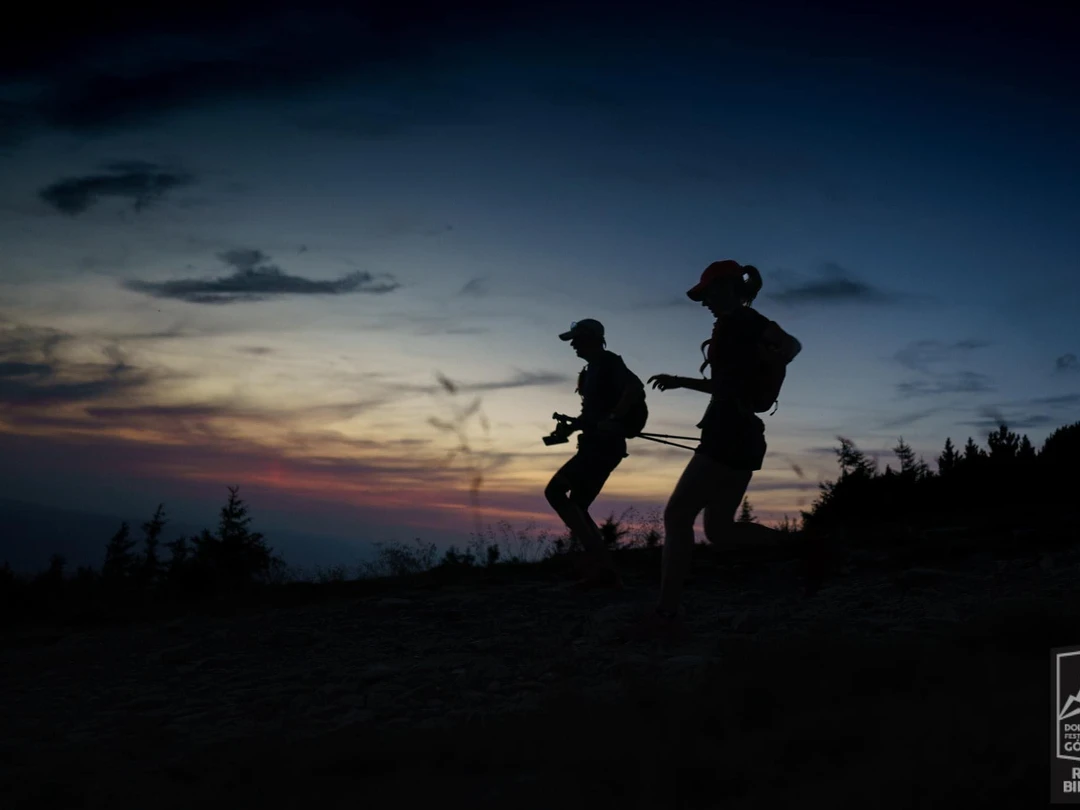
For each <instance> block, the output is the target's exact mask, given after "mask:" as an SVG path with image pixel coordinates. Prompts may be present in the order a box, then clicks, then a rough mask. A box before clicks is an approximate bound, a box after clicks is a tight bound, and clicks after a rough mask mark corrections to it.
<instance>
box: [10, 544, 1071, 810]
mask: <svg viewBox="0 0 1080 810" xmlns="http://www.w3.org/2000/svg"><path fill="white" fill-rule="evenodd" d="M733 559H734V558H733V557H732V556H731V555H726V556H724V555H718V554H713V555H710V554H708V553H701V554H699V555H698V558H697V560H696V568H695V580H694V582H693V583H692V584H691V587H690V598H689V601H688V605H687V606H688V611H689V613H688V624H689V627H690V629H691V631H692V636H691V638H689V639H688V640H687V641H686V642H684V643H682V644H680V645H676V646H667V647H665V646H663V645H659V644H656V643H645V642H633V641H627V640H626V637H625V633H624V628H625V626H626V624H627V622H628V621H630V620H632V619H633V618H634V616H635V615H636V613H637V612H638V611H640V609H641V608H642V606H645V605H647V604H649V602H650V600H652V599H654V598H655V593H656V587H655V586H656V584H657V578H658V570H659V568H658V558H656V557H655V556H653V557H652V558H650V559H637V560H636V561H635V562H634V564H632V565H629V564H628V565H627V567H626V569H625V570H626V581H627V585H628V587H627V589H626V591H624V592H623V593H621V594H610V593H606V594H604V593H593V594H581V593H575V592H573V591H571V590H568V589H566V588H565V587H564V585H563V584H562V582H561V581H560V580H559V579H557V578H555V577H553V576H552V575H551V574H550V573H549V572H547V571H545V570H543V569H541V568H536V569H535V570H531V569H528V568H520V569H517V570H515V571H513V572H511V573H506V574H497V573H490V572H489V573H486V574H483V575H477V576H474V577H471V578H469V579H467V580H466V581H459V582H456V583H455V582H448V583H445V584H442V585H440V586H438V587H432V586H428V587H414V586H409V585H408V584H407V583H402V584H401V586H400V587H393V588H391V589H390V590H387V589H382V590H381V591H380V592H378V593H358V592H356V591H355V589H353V590H350V588H348V587H346V586H341V587H339V588H336V589H329V590H328V591H327V594H326V596H325V598H323V599H321V600H320V601H316V602H313V603H310V604H304V605H299V606H296V607H292V608H278V609H269V608H265V609H262V608H260V609H256V608H249V609H246V610H242V611H238V612H237V613H236V614H235V615H230V616H218V617H214V616H208V615H191V616H187V617H182V618H177V619H171V620H168V621H162V622H155V623H148V624H138V625H131V626H113V627H98V628H84V629H79V630H58V629H42V628H38V629H35V630H33V631H30V630H25V629H24V630H20V631H16V632H12V633H9V634H8V635H7V636H5V637H4V639H3V647H2V648H0V763H3V768H4V770H5V771H6V773H3V774H0V785H2V787H0V791H3V792H6V793H8V794H9V795H8V796H7V798H0V801H2V803H3V806H4V807H8V808H16V807H106V806H108V807H127V806H131V807H155V808H161V807H173V806H175V807H181V806H183V807H188V806H191V804H192V802H199V801H207V800H210V799H215V800H221V801H222V802H226V801H227V802H229V803H230V804H233V805H234V806H235V805H237V804H239V806H252V807H254V806H260V805H262V806H265V805H266V804H267V803H270V804H272V805H275V806H276V805H278V804H281V805H282V806H298V805H299V804H300V803H301V802H304V803H305V804H306V805H308V806H317V805H321V806H329V807H338V806H342V807H344V806H346V805H347V806H349V807H355V806H356V803H357V802H358V801H367V802H376V804H375V806H384V804H385V803H389V802H391V801H393V802H394V803H395V804H400V803H402V802H405V803H406V804H405V806H412V805H411V804H410V802H420V801H426V802H430V801H433V800H434V801H439V802H443V803H445V802H448V801H450V800H453V801H454V802H455V804H457V803H462V806H469V807H534V806H536V807H539V806H550V805H552V804H553V803H557V804H558V805H559V806H560V807H567V806H569V807H577V806H595V805H599V806H609V805H616V804H617V805H621V806H633V807H637V806H649V807H719V806H723V807H767V806H791V805H792V803H794V802H796V801H798V802H800V803H801V802H805V801H809V800H819V801H826V802H828V803H829V804H830V805H831V806H832V807H867V806H875V807H941V806H947V805H949V804H951V803H953V802H954V801H957V802H958V801H967V802H972V803H974V804H975V805H976V806H981V807H988V806H1003V807H1004V806H1008V807H1029V806H1031V807H1033V806H1036V805H1041V804H1043V803H1045V802H1046V800H1047V799H1046V791H1047V789H1048V787H1047V785H1046V781H1047V780H1046V776H1047V774H1048V755H1049V752H1048V746H1047V737H1048V732H1049V720H1050V715H1049V706H1048V701H1047V698H1048V683H1049V665H1050V647H1051V646H1053V645H1063V644H1073V643H1080V623H1078V622H1077V621H1076V618H1077V617H1080V609H1078V602H1077V599H1076V597H1075V596H1074V591H1075V587H1074V585H1075V581H1076V575H1077V573H1078V567H1080V556H1078V555H1077V553H1076V552H1074V551H1058V552H1054V553H1050V554H1026V555H1019V556H1014V557H1012V558H1010V559H1004V558H1001V557H1000V556H992V555H989V554H984V555H981V556H975V557H968V558H966V559H964V560H963V561H962V562H954V563H949V564H943V563H939V564H936V565H934V566H927V565H923V566H905V567H897V566H895V565H893V564H891V561H890V560H889V559H888V556H887V555H884V554H880V553H879V554H876V555H875V554H870V553H862V554H858V553H852V554H844V555H842V556H841V557H840V558H837V559H836V560H835V561H834V562H835V563H836V564H835V565H834V567H833V569H832V571H831V574H830V576H829V577H828V578H827V580H826V581H825V583H824V586H823V587H822V588H821V589H820V590H818V591H817V592H816V593H813V594H812V595H808V594H807V593H806V592H805V589H804V587H803V584H804V583H803V579H802V569H801V563H800V562H798V561H796V560H789V559H784V558H783V556H782V555H780V556H775V555H774V558H772V559H766V558H762V559H758V560H752V559H748V560H746V561H744V562H743V563H742V564H736V563H733V562H732V560H733ZM465 803H467V804H465Z"/></svg>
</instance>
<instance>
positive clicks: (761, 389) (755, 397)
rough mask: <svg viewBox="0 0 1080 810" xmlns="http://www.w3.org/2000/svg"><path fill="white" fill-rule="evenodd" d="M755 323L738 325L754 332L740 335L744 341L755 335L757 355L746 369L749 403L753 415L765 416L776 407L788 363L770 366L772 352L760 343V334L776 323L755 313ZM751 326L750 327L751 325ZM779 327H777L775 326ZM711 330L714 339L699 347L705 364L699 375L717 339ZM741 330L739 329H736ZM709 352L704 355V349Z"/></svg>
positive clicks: (706, 366) (751, 338) (770, 348)
mask: <svg viewBox="0 0 1080 810" xmlns="http://www.w3.org/2000/svg"><path fill="white" fill-rule="evenodd" d="M749 317H752V318H754V321H750V322H749V323H748V322H747V321H745V320H744V321H741V323H742V324H744V325H747V326H748V327H749V329H751V330H754V331H752V332H750V333H747V332H742V335H743V339H749V340H753V339H754V338H753V334H755V333H756V334H757V354H756V356H755V357H754V358H753V359H752V360H751V364H750V367H749V368H748V369H746V371H747V372H749V377H750V380H751V383H750V391H749V399H750V402H749V403H748V404H749V405H750V407H751V409H752V410H753V412H754V413H765V412H767V411H768V410H769V409H770V408H772V406H773V405H775V404H776V401H777V399H778V398H779V397H780V389H781V388H782V387H783V385H784V380H785V379H786V378H787V365H788V364H787V363H775V362H771V358H769V353H771V352H772V351H773V349H772V347H771V346H769V345H768V344H767V343H766V342H765V341H763V340H762V339H761V330H764V329H765V328H766V326H767V325H768V324H769V323H775V321H769V320H768V319H767V318H765V317H764V316H762V315H760V314H758V313H756V312H754V314H753V315H752V316H749ZM750 324H753V325H750ZM776 326H777V327H779V326H780V325H779V324H776ZM716 328H717V327H714V331H713V336H712V337H711V338H710V339H709V340H706V341H705V342H704V343H702V344H701V352H702V354H703V355H705V362H704V363H702V364H701V372H702V373H704V372H705V369H706V368H708V366H709V364H710V355H711V353H712V348H711V347H710V344H711V343H712V342H713V340H715V339H716V338H717V336H718V333H717V332H716ZM739 328H740V329H741V328H743V327H742V326H740V327H739ZM707 348H708V349H709V350H708V351H706V349H707Z"/></svg>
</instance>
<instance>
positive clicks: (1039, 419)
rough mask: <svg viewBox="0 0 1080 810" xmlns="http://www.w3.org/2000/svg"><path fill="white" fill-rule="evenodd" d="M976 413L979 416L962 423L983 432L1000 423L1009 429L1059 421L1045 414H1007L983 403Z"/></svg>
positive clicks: (1040, 425) (994, 428) (996, 426)
mask: <svg viewBox="0 0 1080 810" xmlns="http://www.w3.org/2000/svg"><path fill="white" fill-rule="evenodd" d="M977 413H978V414H979V418H977V419H972V420H970V421H968V422H964V424H965V425H970V426H972V427H977V428H980V429H981V430H982V431H984V432H990V431H994V430H997V429H998V428H999V427H1001V426H1002V425H1007V426H1008V427H1009V429H1010V430H1023V429H1024V428H1038V427H1045V426H1047V425H1053V424H1056V423H1057V422H1058V421H1059V420H1058V419H1055V418H1054V417H1052V416H1048V415H1047V414H1029V415H1026V416H1009V415H1006V414H1005V413H1004V412H1003V411H1002V410H1001V409H1000V408H998V407H997V406H994V405H984V406H982V407H980V408H979V409H978V411H977Z"/></svg>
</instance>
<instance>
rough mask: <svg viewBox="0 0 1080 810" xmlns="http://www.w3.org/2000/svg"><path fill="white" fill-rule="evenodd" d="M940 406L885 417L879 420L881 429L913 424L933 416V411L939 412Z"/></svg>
mask: <svg viewBox="0 0 1080 810" xmlns="http://www.w3.org/2000/svg"><path fill="white" fill-rule="evenodd" d="M941 410H942V409H941V408H927V409H925V410H921V411H912V412H910V413H903V414H899V415H897V416H894V417H892V418H891V419H886V420H885V421H883V422H881V424H880V428H881V429H882V430H892V429H893V428H899V427H907V426H908V425H914V424H915V423H916V422H921V421H922V420H923V419H926V418H927V417H930V416H933V415H934V414H935V413H939V412H940V411H941Z"/></svg>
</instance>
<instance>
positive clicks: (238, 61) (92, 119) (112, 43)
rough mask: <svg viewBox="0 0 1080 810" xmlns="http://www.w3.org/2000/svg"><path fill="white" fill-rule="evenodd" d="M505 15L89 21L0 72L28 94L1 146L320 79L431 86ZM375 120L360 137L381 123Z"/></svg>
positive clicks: (294, 11) (508, 11) (379, 13)
mask: <svg viewBox="0 0 1080 810" xmlns="http://www.w3.org/2000/svg"><path fill="white" fill-rule="evenodd" d="M515 11H516V10H515V9H513V8H511V7H509V6H506V7H499V6H496V5H494V4H492V3H490V2H487V0H470V1H468V2H466V3H465V4H464V5H462V4H461V3H457V4H454V6H453V7H450V6H445V7H444V6H442V5H440V4H422V5H419V6H418V5H417V4H405V5H397V6H395V5H394V4H380V5H379V7H378V8H377V9H372V8H366V7H365V8H359V9H356V10H345V9H344V8H340V9H335V8H331V7H329V6H326V5H325V4H319V3H316V4H314V5H312V4H306V5H303V4H291V7H290V4H286V5H285V6H281V5H278V6H276V7H273V8H269V9H267V8H264V7H256V6H246V7H241V8H237V9H233V11H232V12H231V13H229V14H225V15H220V16H213V15H211V16H207V15H205V14H201V13H197V12H196V13H194V14H192V15H181V16H180V17H177V16H176V15H162V14H159V13H148V14H146V15H135V16H134V17H133V16H132V15H126V19H124V20H123V21H121V22H117V23H115V24H113V25H110V26H109V27H108V28H98V29H97V30H96V31H94V30H93V29H94V28H95V27H96V26H95V23H94V21H92V20H89V19H88V20H85V21H83V23H84V24H82V25H80V29H84V30H81V33H83V34H84V35H85V36H84V39H83V40H82V41H79V42H75V41H72V40H70V39H68V38H66V37H64V36H62V35H59V34H54V35H52V36H41V37H37V38H35V43H34V44H35V48H34V50H33V51H32V52H23V53H21V54H20V55H19V58H18V59H8V60H5V64H3V65H0V80H3V79H5V78H8V76H9V75H12V76H13V77H15V78H18V79H20V80H22V81H24V82H25V83H26V84H27V85H28V86H30V87H33V88H35V90H36V92H35V93H33V94H27V95H26V97H25V98H22V99H20V100H18V101H17V102H8V103H5V104H4V108H3V109H0V139H6V140H9V141H10V140H15V139H17V138H19V137H25V136H26V135H27V134H28V133H29V132H31V131H33V130H34V129H37V128H40V127H51V128H57V129H62V130H66V131H69V132H76V133H88V132H94V131H103V130H106V131H107V130H114V129H118V128H122V127H131V126H138V125H141V124H144V123H148V122H151V121H154V120H156V119H159V118H160V117H162V116H165V115H167V114H169V113H172V112H174V111H177V110H182V109H190V108H195V107H198V106H201V105H207V104H211V103H221V102H223V101H227V100H231V99H236V98H262V99H265V98H275V97H276V98H282V97H285V96H288V95H297V96H298V95H300V94H302V93H303V92H304V91H305V90H306V89H308V88H310V87H312V86H317V85H318V83H319V82H320V81H324V80H326V79H330V78H336V79H353V80H356V81H366V82H369V83H371V84H374V82H375V81H376V80H383V81H385V78H386V77H387V76H388V75H390V76H399V77H400V76H411V77H418V78H419V77H432V79H434V78H437V77H439V76H441V75H442V71H443V70H444V69H445V63H446V60H445V58H443V59H439V58H436V52H437V51H439V50H440V49H441V48H443V47H444V46H448V45H453V44H455V43H456V42H460V41H461V40H462V39H463V38H465V37H467V38H469V39H470V41H472V38H473V37H475V36H476V35H477V34H483V33H484V32H485V31H486V32H490V33H494V32H497V31H499V30H501V29H502V27H503V26H505V25H506V24H508V23H511V22H513V20H514V19H515V18H516V17H520V16H521V15H520V14H515ZM193 23H195V26H193ZM196 26H197V27H196ZM196 30H197V33H198V36H195V35H194V34H195V32H196ZM95 35H96V36H95ZM76 45H78V47H76ZM103 45H105V46H106V47H102V46H103ZM106 48H107V49H106ZM114 65H122V66H123V69H122V70H117V69H115V67H114ZM13 68H17V69H16V70H13ZM374 112H375V113H376V114H374V115H373V114H371V113H370V112H369V114H368V116H367V118H366V120H367V121H368V122H369V124H370V125H377V122H378V121H379V119H380V116H379V115H378V114H377V113H378V112H379V111H378V110H376V111H374ZM406 112H407V110H406ZM382 117H385V116H382Z"/></svg>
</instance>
